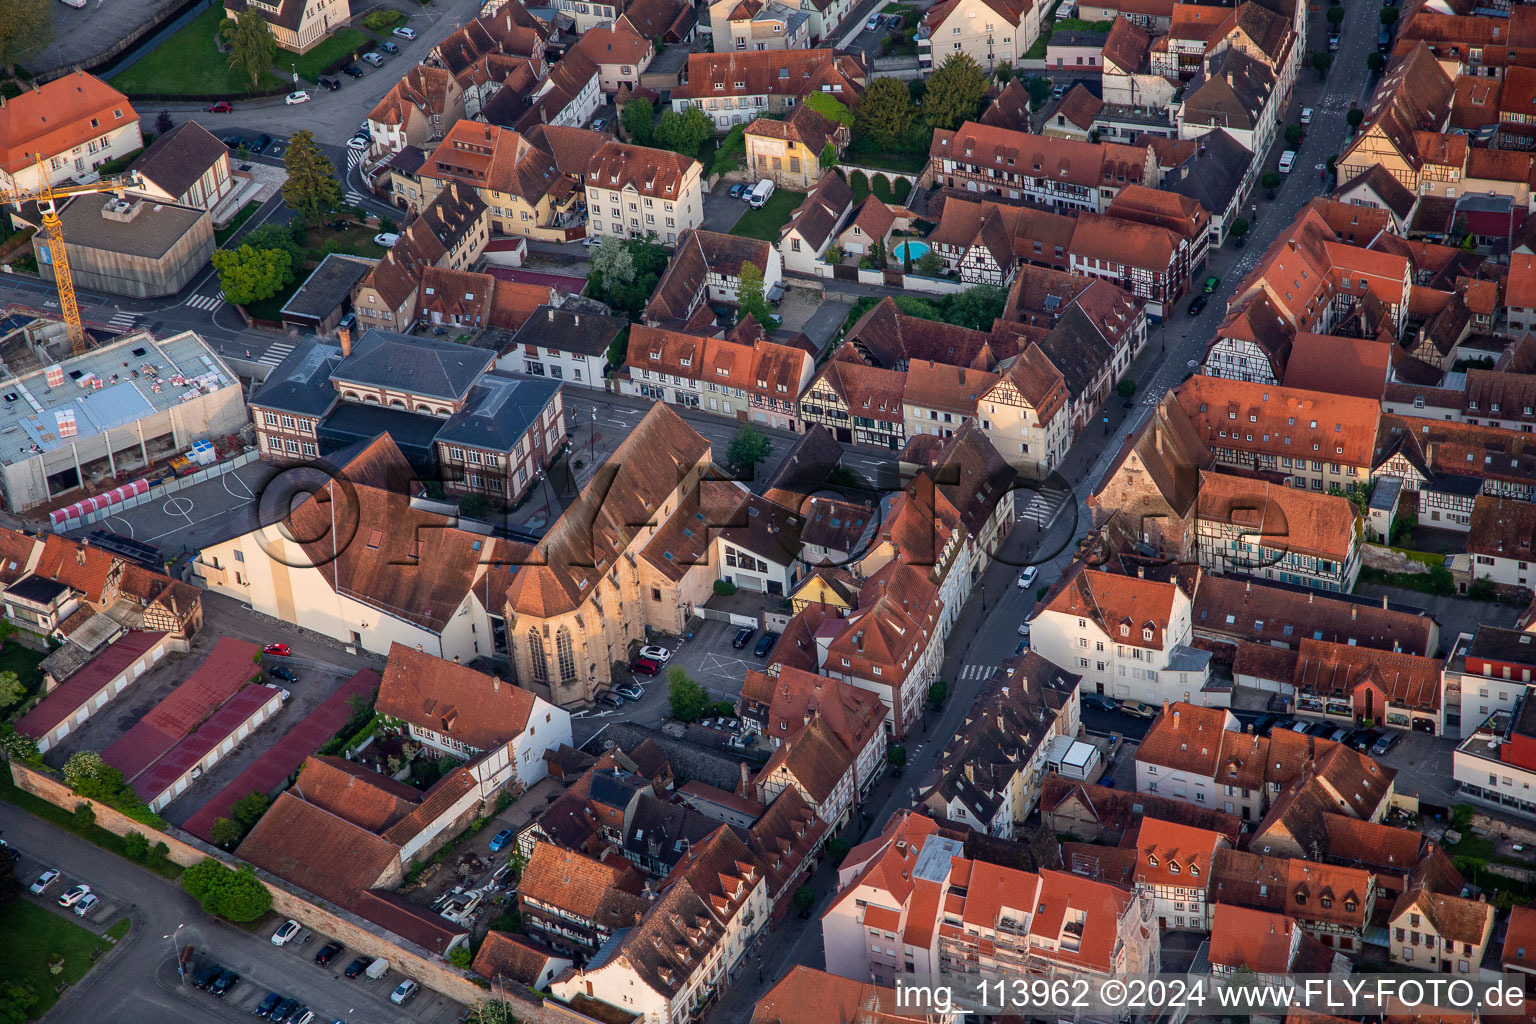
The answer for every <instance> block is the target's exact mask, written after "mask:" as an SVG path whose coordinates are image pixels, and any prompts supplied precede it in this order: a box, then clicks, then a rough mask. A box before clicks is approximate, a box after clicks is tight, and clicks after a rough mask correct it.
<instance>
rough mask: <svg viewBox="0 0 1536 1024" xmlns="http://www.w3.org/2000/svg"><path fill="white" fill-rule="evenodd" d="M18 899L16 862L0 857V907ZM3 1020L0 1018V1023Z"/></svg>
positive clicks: (18, 887) (9, 858)
mask: <svg viewBox="0 0 1536 1024" xmlns="http://www.w3.org/2000/svg"><path fill="white" fill-rule="evenodd" d="M20 897H21V882H19V881H17V879H16V860H15V858H13V857H9V856H4V857H0V907H3V906H5V904H7V903H11V902H14V901H15V900H17V899H19V898H20ZM3 1020H4V1018H3V1017H0V1021H3Z"/></svg>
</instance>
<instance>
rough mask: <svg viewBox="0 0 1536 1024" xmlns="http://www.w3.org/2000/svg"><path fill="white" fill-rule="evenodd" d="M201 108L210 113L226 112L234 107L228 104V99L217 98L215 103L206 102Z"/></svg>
mask: <svg viewBox="0 0 1536 1024" xmlns="http://www.w3.org/2000/svg"><path fill="white" fill-rule="evenodd" d="M203 109H204V110H205V111H207V112H208V113H210V114H228V113H230V112H231V111H233V110H234V109H235V108H234V107H233V106H232V105H231V104H230V102H229V101H228V100H219V102H217V103H210V104H208V105H207V106H206V107H204V108H203Z"/></svg>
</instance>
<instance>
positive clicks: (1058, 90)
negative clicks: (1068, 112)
mask: <svg viewBox="0 0 1536 1024" xmlns="http://www.w3.org/2000/svg"><path fill="white" fill-rule="evenodd" d="M1066 94H1067V87H1066V85H1064V84H1061V83H1057V85H1056V87H1055V88H1053V89H1052V90H1051V95H1052V96H1054V97H1056V98H1057V99H1061V98H1062V97H1063V96H1065V95H1066Z"/></svg>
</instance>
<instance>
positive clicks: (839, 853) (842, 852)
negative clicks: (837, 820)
mask: <svg viewBox="0 0 1536 1024" xmlns="http://www.w3.org/2000/svg"><path fill="white" fill-rule="evenodd" d="M851 849H852V847H851V846H849V845H848V840H846V839H844V838H843V837H842V836H833V837H832V838H831V839H828V840H827V856H828V857H829V858H831V859H832V861H833V862H834V863H841V862H842V859H843V858H844V857H846V856H848V851H849V850H851Z"/></svg>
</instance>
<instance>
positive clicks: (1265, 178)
mask: <svg viewBox="0 0 1536 1024" xmlns="http://www.w3.org/2000/svg"><path fill="white" fill-rule="evenodd" d="M1259 184H1260V185H1263V186H1264V192H1265V194H1266V195H1268V197H1269V198H1270V199H1274V198H1275V189H1277V188H1279V187H1280V175H1279V174H1277V173H1275V172H1274V171H1265V172H1264V173H1263V174H1261V175H1260V176H1259Z"/></svg>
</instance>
